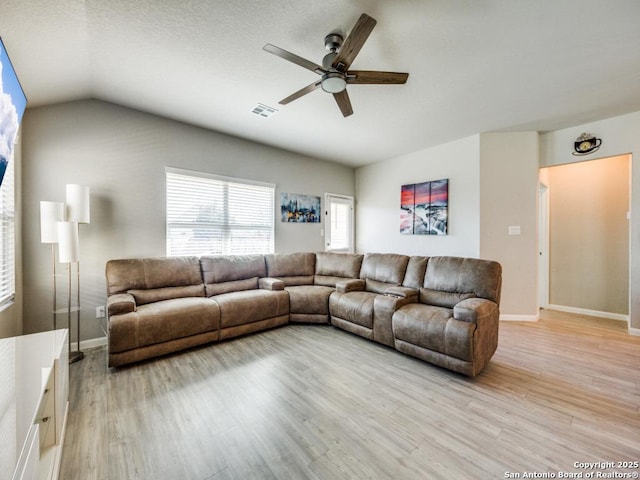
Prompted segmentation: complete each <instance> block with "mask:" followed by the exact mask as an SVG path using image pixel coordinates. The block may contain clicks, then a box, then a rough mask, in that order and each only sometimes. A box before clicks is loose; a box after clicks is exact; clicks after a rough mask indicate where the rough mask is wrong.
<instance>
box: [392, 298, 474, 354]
mask: <svg viewBox="0 0 640 480" xmlns="http://www.w3.org/2000/svg"><path fill="white" fill-rule="evenodd" d="M392 328H393V335H394V337H395V338H396V339H397V340H402V341H405V342H407V343H410V344H412V345H417V346H419V347H422V348H426V349H428V350H432V351H434V352H439V353H443V354H445V355H450V356H452V357H455V358H459V359H461V360H467V361H472V360H473V334H474V331H475V328H476V325H475V324H474V323H470V322H465V321H460V320H456V319H455V318H453V310H451V309H449V308H442V307H434V306H431V305H424V304H421V303H411V304H409V305H405V306H403V307H401V308H400V309H398V310H397V311H396V312H395V313H394V314H393V317H392Z"/></svg>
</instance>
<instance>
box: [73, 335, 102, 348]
mask: <svg viewBox="0 0 640 480" xmlns="http://www.w3.org/2000/svg"><path fill="white" fill-rule="evenodd" d="M106 344H107V337H98V338H90V339H89V340H82V341H81V342H80V347H81V348H82V350H88V349H90V348H97V347H104V346H105V345H106ZM71 350H72V351H74V350H78V343H77V342H71Z"/></svg>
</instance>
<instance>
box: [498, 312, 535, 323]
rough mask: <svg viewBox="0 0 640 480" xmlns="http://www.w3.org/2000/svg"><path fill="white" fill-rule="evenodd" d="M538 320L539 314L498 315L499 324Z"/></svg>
mask: <svg viewBox="0 0 640 480" xmlns="http://www.w3.org/2000/svg"><path fill="white" fill-rule="evenodd" d="M538 320H540V314H536V315H510V314H507V315H503V314H501V315H500V321H501V322H537V321H538Z"/></svg>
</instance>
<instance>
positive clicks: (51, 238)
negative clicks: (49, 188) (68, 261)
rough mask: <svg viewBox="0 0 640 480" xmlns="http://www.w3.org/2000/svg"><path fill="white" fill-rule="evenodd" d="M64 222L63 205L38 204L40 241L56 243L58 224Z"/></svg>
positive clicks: (60, 203)
mask: <svg viewBox="0 0 640 480" xmlns="http://www.w3.org/2000/svg"><path fill="white" fill-rule="evenodd" d="M62 220H64V203H62V202H40V241H41V242H42V243H58V222H60V221H62Z"/></svg>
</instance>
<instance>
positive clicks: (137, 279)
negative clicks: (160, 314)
mask: <svg viewBox="0 0 640 480" xmlns="http://www.w3.org/2000/svg"><path fill="white" fill-rule="evenodd" d="M106 277H107V293H108V294H109V295H113V294H115V293H125V292H127V291H129V290H149V289H154V288H164V287H182V286H187V285H199V284H202V275H201V273H200V262H199V260H198V258H197V257H169V258H131V259H120V260H109V261H108V262H107V266H106Z"/></svg>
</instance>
